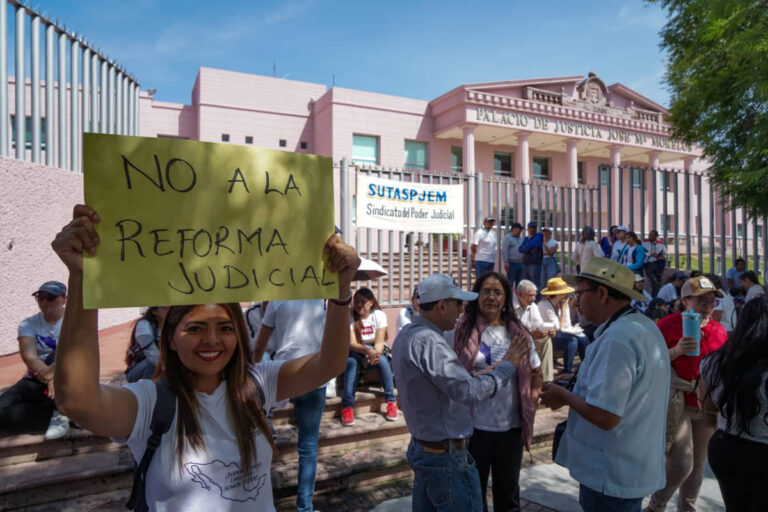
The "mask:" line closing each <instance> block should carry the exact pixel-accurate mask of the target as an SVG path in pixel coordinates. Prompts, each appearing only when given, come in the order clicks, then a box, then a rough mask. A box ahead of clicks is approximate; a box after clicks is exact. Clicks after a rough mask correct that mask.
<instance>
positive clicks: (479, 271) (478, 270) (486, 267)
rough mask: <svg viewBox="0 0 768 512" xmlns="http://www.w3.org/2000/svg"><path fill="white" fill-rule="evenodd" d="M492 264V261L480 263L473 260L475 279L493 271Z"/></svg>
mask: <svg viewBox="0 0 768 512" xmlns="http://www.w3.org/2000/svg"><path fill="white" fill-rule="evenodd" d="M493 265H494V263H493V262H492V261H480V260H475V279H477V278H478V277H480V276H481V275H483V274H485V273H486V272H489V271H491V270H493Z"/></svg>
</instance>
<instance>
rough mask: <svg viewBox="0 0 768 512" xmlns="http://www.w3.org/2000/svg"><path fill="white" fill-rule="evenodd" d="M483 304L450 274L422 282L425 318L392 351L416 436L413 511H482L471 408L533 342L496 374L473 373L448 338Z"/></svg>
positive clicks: (515, 344) (514, 348)
mask: <svg viewBox="0 0 768 512" xmlns="http://www.w3.org/2000/svg"><path fill="white" fill-rule="evenodd" d="M476 298H477V294H476V293H473V292H465V291H463V290H462V289H461V288H459V286H458V285H457V284H456V281H454V280H453V279H452V278H451V277H449V276H446V275H442V274H432V275H430V276H428V277H427V278H425V279H423V280H422V281H421V282H420V283H419V307H420V309H421V314H420V315H419V316H418V317H416V319H415V320H414V321H413V322H412V323H411V324H409V325H406V326H405V328H403V330H402V331H401V332H400V334H399V335H398V336H397V339H395V342H394V344H393V347H392V365H393V367H394V370H395V375H397V383H398V391H399V393H400V394H399V399H400V405H401V407H402V408H403V415H404V416H405V422H406V425H407V426H408V431H409V432H410V433H411V442H410V444H409V445H408V452H407V457H408V464H409V465H410V466H411V469H413V473H414V479H413V498H412V510H413V511H414V512H426V511H434V510H438V509H439V510H446V511H453V510H455V511H471V512H479V511H480V510H482V503H483V499H482V496H481V491H480V478H479V477H478V473H477V468H476V467H475V463H474V461H473V459H472V457H471V456H470V455H469V453H468V451H467V440H468V439H469V437H470V436H471V435H472V431H473V428H474V425H473V420H472V414H471V412H470V407H471V406H476V405H477V404H478V403H479V402H482V401H484V400H488V399H492V398H494V397H496V396H497V395H498V394H499V390H500V389H502V387H503V386H504V384H505V383H506V382H507V381H509V380H511V379H515V378H516V375H517V370H516V368H519V367H520V365H521V361H522V360H523V359H524V358H527V357H529V356H528V353H527V352H528V350H530V349H529V341H528V337H527V335H525V336H520V337H519V338H516V339H513V340H512V341H511V343H510V347H509V350H507V352H506V354H504V356H503V357H502V358H501V360H500V362H499V363H498V365H496V364H492V366H494V367H493V368H489V370H490V371H488V372H484V373H482V374H479V375H474V376H473V375H471V374H470V373H469V372H467V370H466V369H465V368H464V366H463V365H462V363H461V361H460V360H459V358H458V356H457V355H456V353H455V352H454V351H453V347H451V346H450V344H449V343H448V341H447V340H446V339H445V337H444V335H443V333H444V332H445V331H449V330H451V329H453V328H454V327H455V326H456V319H457V318H458V317H459V314H460V313H461V306H462V303H463V301H465V300H474V299H476Z"/></svg>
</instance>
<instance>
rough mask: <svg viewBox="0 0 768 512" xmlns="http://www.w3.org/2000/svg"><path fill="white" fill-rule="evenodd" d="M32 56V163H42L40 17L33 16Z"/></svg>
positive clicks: (31, 27)
mask: <svg viewBox="0 0 768 512" xmlns="http://www.w3.org/2000/svg"><path fill="white" fill-rule="evenodd" d="M29 32H30V34H29V36H30V55H29V57H30V58H29V64H30V67H31V69H30V71H29V76H30V79H31V85H32V88H31V89H32V90H31V91H30V93H31V95H32V102H31V108H32V110H31V117H32V122H31V125H32V126H31V128H32V134H31V135H32V161H33V162H35V163H40V143H41V138H42V126H41V122H40V16H37V15H36V14H33V15H32V21H31V22H30V31H29Z"/></svg>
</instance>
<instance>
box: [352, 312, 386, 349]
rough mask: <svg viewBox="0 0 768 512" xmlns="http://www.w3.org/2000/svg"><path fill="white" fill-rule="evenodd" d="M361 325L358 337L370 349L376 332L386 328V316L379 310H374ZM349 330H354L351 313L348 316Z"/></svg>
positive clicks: (353, 320)
mask: <svg viewBox="0 0 768 512" xmlns="http://www.w3.org/2000/svg"><path fill="white" fill-rule="evenodd" d="M362 323H363V326H362V328H361V329H360V337H361V338H362V341H363V344H364V345H368V346H371V347H372V346H373V340H375V339H376V330H377V329H382V328H386V327H387V315H386V314H385V313H384V312H383V311H382V310H380V309H374V310H373V311H371V313H370V314H369V315H368V318H366V319H364V320H363V321H362ZM349 328H350V330H352V331H354V330H355V319H354V318H353V317H352V313H351V312H350V314H349Z"/></svg>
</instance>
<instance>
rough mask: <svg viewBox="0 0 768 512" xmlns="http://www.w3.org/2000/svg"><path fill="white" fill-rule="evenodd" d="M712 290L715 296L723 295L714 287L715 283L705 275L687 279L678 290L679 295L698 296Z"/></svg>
mask: <svg viewBox="0 0 768 512" xmlns="http://www.w3.org/2000/svg"><path fill="white" fill-rule="evenodd" d="M709 292H712V293H714V294H715V296H716V297H720V298H722V297H723V292H721V291H720V290H718V289H717V288H715V284H714V283H713V282H712V281H710V280H709V278H708V277H706V276H699V277H694V278H692V279H689V280H687V281H686V282H685V284H684V285H683V288H682V289H681V290H680V296H681V297H698V296H699V295H704V294H705V293H709Z"/></svg>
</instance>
